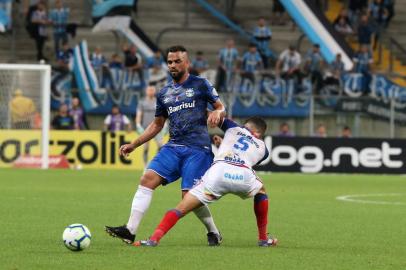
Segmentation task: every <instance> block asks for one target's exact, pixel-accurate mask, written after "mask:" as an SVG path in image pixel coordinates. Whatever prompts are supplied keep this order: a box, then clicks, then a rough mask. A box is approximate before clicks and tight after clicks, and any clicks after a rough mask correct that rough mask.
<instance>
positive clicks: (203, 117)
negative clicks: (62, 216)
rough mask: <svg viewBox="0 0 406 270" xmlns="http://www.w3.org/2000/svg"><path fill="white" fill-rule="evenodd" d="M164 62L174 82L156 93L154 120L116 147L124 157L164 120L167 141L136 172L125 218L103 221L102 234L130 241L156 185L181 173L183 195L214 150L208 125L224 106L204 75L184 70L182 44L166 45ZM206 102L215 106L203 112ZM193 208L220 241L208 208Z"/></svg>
mask: <svg viewBox="0 0 406 270" xmlns="http://www.w3.org/2000/svg"><path fill="white" fill-rule="evenodd" d="M167 65H168V69H169V72H170V74H171V77H172V79H173V81H172V82H171V83H169V84H168V85H166V86H165V87H164V88H163V89H161V91H159V93H158V94H157V103H156V112H155V119H154V121H153V122H152V123H151V124H150V125H149V126H148V127H147V128H146V129H145V131H144V132H143V133H142V134H141V135H140V136H139V137H138V138H137V139H135V140H134V141H133V142H131V143H130V144H125V145H122V146H121V147H120V154H121V155H124V156H127V155H128V154H130V153H131V152H133V151H134V150H135V149H136V148H137V147H139V146H141V145H143V144H144V143H146V142H147V141H149V140H151V139H152V138H154V137H155V136H156V135H157V134H158V133H159V132H160V131H161V130H162V128H163V126H164V124H165V121H166V120H167V119H169V134H170V139H169V142H168V143H167V144H165V145H164V146H163V147H162V148H161V149H160V151H159V152H158V154H157V155H156V156H155V158H154V159H153V160H152V161H151V162H150V163H149V165H148V167H147V168H146V170H145V172H144V174H143V176H142V177H141V181H140V185H139V186H138V190H137V191H136V193H135V195H134V199H133V202H132V207H131V214H130V218H129V220H128V223H127V224H126V225H124V226H119V227H110V226H106V231H107V233H109V234H110V235H112V236H114V237H119V238H121V239H122V240H123V241H125V242H126V243H130V244H131V243H133V242H134V240H135V234H136V232H137V229H138V226H139V224H140V222H141V220H142V218H143V216H144V214H145V212H146V211H147V209H148V208H149V205H150V203H151V199H152V194H153V191H154V190H155V189H156V188H157V187H158V186H160V185H166V184H169V183H172V182H174V181H176V180H177V179H179V178H182V183H181V189H182V196H184V195H185V194H186V193H187V192H188V191H189V190H190V189H191V188H192V187H193V185H194V184H195V183H196V182H197V181H198V180H199V179H200V178H201V177H202V176H203V174H204V173H205V172H206V170H207V169H208V168H209V167H210V165H211V163H212V161H213V154H212V152H211V143H210V137H209V134H208V130H207V124H209V125H210V126H212V127H215V126H217V125H218V124H219V122H220V119H221V117H223V116H224V115H225V108H224V105H223V104H222V103H221V101H220V100H219V97H218V95H217V92H216V90H215V89H214V88H213V86H211V84H210V83H209V82H208V81H207V80H206V79H203V78H200V77H196V76H193V75H190V74H189V72H188V70H189V65H190V63H189V58H188V54H187V51H186V49H185V48H184V47H183V46H173V47H170V48H169V49H168V54H167ZM209 104H211V106H212V107H213V108H212V109H214V110H213V111H212V113H210V114H209V116H208V117H207V108H208V105H209ZM194 212H195V214H196V216H197V217H198V218H199V219H200V220H201V221H202V223H203V224H204V225H205V226H206V229H207V231H208V233H207V239H208V244H209V245H210V246H216V245H219V244H220V243H221V235H220V233H219V231H218V229H217V227H216V226H215V224H214V221H213V218H212V216H211V213H210V210H209V208H207V206H202V207H200V208H197V209H195V210H194Z"/></svg>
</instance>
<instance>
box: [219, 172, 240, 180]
mask: <svg viewBox="0 0 406 270" xmlns="http://www.w3.org/2000/svg"><path fill="white" fill-rule="evenodd" d="M224 178H225V179H230V180H233V181H242V180H244V175H242V174H238V173H227V172H226V173H225V174H224Z"/></svg>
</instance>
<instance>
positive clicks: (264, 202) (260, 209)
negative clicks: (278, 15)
mask: <svg viewBox="0 0 406 270" xmlns="http://www.w3.org/2000/svg"><path fill="white" fill-rule="evenodd" d="M254 212H255V217H256V218H257V226H258V239H259V240H267V239H268V235H267V225H268V196H267V195H266V194H262V193H258V194H257V195H255V197H254Z"/></svg>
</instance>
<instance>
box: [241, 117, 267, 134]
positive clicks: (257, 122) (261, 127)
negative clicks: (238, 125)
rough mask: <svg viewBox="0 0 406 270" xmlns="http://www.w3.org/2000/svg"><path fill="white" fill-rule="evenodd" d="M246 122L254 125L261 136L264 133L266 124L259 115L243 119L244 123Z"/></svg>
mask: <svg viewBox="0 0 406 270" xmlns="http://www.w3.org/2000/svg"><path fill="white" fill-rule="evenodd" d="M247 123H250V124H252V125H254V127H255V128H256V129H257V130H258V131H259V133H261V135H262V136H264V135H265V131H266V129H267V125H266V123H265V121H264V119H262V118H261V117H257V116H254V117H251V118H248V119H247V121H245V124H247Z"/></svg>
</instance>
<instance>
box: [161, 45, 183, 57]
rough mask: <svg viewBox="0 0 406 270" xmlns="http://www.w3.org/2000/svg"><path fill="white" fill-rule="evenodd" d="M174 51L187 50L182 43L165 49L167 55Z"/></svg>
mask: <svg viewBox="0 0 406 270" xmlns="http://www.w3.org/2000/svg"><path fill="white" fill-rule="evenodd" d="M174 52H187V50H186V48H185V47H184V46H182V45H174V46H171V47H169V48H168V49H167V50H166V54H167V55H168V54H169V53H174Z"/></svg>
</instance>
